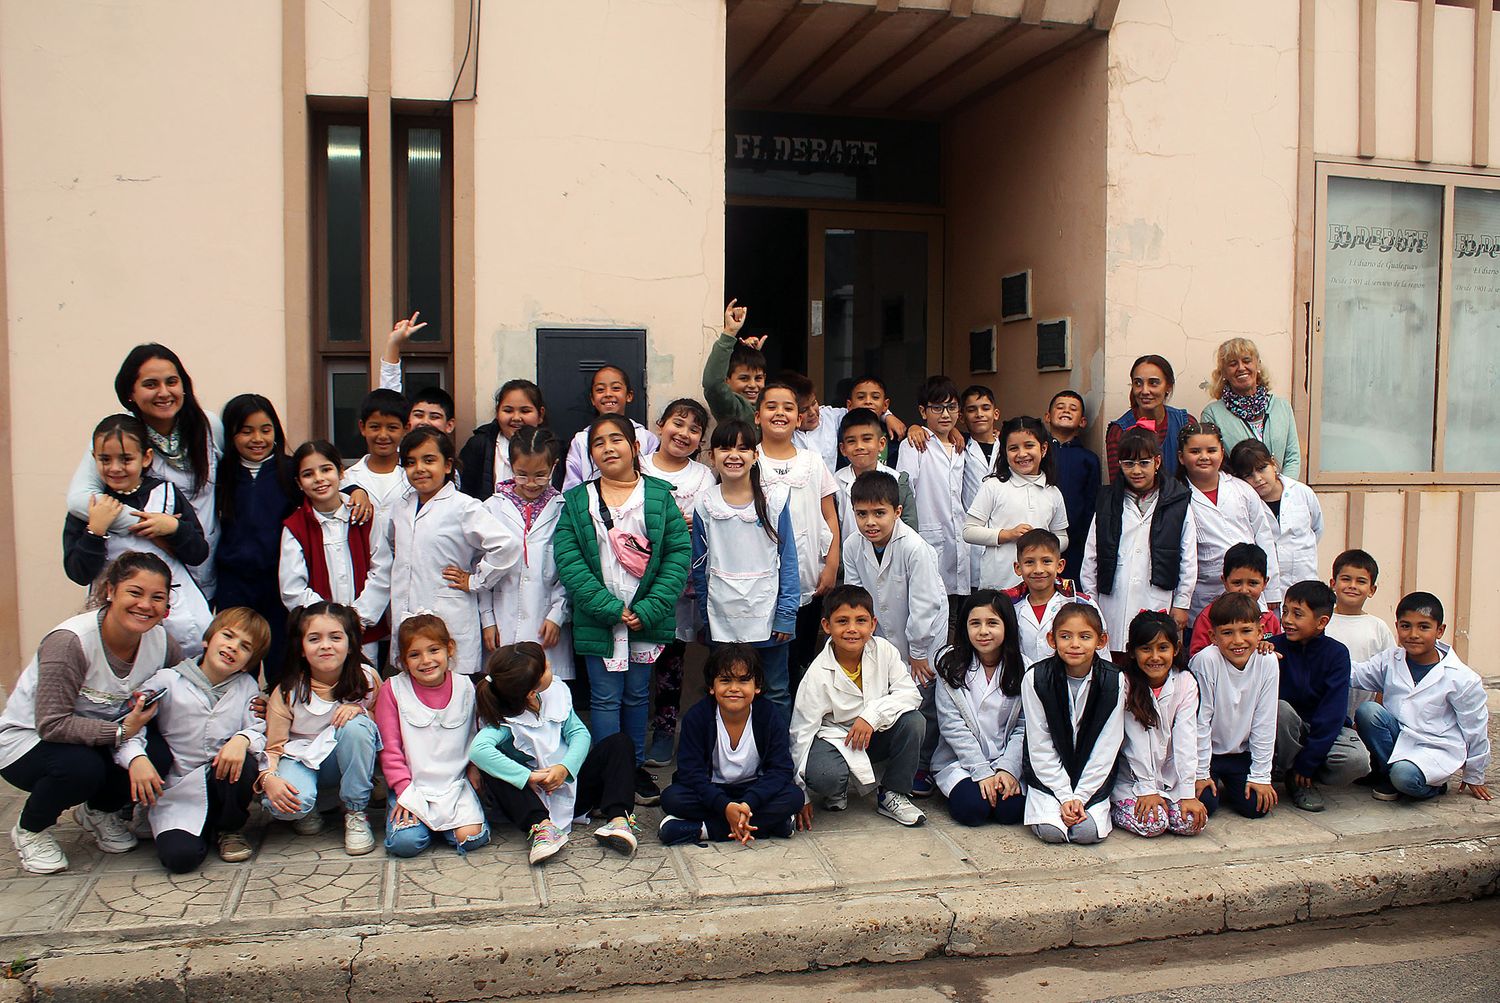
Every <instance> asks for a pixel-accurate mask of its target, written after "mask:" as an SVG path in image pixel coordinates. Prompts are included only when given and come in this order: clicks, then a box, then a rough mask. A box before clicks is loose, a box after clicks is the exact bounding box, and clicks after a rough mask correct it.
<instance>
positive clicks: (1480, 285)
mask: <svg viewBox="0 0 1500 1003" xmlns="http://www.w3.org/2000/svg"><path fill="white" fill-rule="evenodd" d="M1448 339H1449V340H1448V344H1449V350H1450V354H1449V359H1448V424H1447V425H1446V426H1445V427H1444V431H1443V434H1444V439H1443V469H1444V470H1451V471H1471V472H1477V471H1494V470H1500V435H1497V432H1500V364H1497V358H1496V352H1497V351H1500V191H1482V190H1477V189H1473V188H1458V189H1455V190H1454V194H1453V296H1452V302H1451V303H1450V305H1449V335H1448Z"/></svg>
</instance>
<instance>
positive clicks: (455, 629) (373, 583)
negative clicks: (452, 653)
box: [354, 483, 521, 675]
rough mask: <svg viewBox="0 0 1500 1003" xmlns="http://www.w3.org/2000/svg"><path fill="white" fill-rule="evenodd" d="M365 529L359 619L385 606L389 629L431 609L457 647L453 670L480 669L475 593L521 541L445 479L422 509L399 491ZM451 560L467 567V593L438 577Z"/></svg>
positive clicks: (395, 656) (510, 560) (517, 553)
mask: <svg viewBox="0 0 1500 1003" xmlns="http://www.w3.org/2000/svg"><path fill="white" fill-rule="evenodd" d="M370 535H371V541H372V548H371V549H372V551H373V552H372V553H371V555H370V574H369V577H368V578H367V579H366V581H365V590H364V592H362V593H360V596H359V598H358V599H357V600H355V603H354V608H355V609H356V610H357V611H358V612H359V616H360V620H361V622H362V623H365V624H367V625H368V624H372V623H375V622H377V621H378V620H379V619H380V617H381V614H382V613H384V612H385V610H386V608H387V607H388V606H389V608H390V614H391V633H392V634H393V635H394V634H395V633H396V632H397V631H399V630H400V629H401V622H402V621H403V620H405V619H406V618H407V617H409V616H411V615H412V614H413V613H420V612H430V613H435V614H437V615H438V616H439V617H441V618H442V620H443V623H445V624H447V626H448V633H449V634H450V635H452V637H453V641H454V643H455V644H457V645H458V656H457V658H455V659H454V661H453V663H452V669H453V671H455V672H460V673H463V674H464V675H474V674H475V673H477V672H479V671H480V670H481V669H482V668H483V666H484V640H483V637H482V635H481V633H480V623H479V593H481V592H483V591H484V590H486V589H492V588H494V587H495V585H496V584H497V583H498V582H499V581H500V577H501V576H502V575H503V574H504V573H505V572H506V570H507V569H509V568H510V567H511V566H513V565H514V564H515V563H516V562H517V561H518V560H520V558H521V541H520V540H519V539H518V538H517V537H516V536H515V535H514V534H512V533H511V532H509V531H508V530H507V529H506V528H505V526H504V525H502V524H501V522H500V520H498V519H496V518H495V517H494V516H493V515H491V514H490V513H489V512H488V511H486V510H485V507H484V504H483V503H482V502H480V501H478V500H477V499H474V498H471V497H469V496H468V495H465V494H460V493H459V491H458V489H457V488H455V487H454V486H453V485H452V484H451V483H449V484H444V485H443V486H442V488H441V489H440V490H439V491H438V492H437V494H435V495H433V496H432V498H430V499H429V500H428V502H427V504H425V505H423V506H422V507H421V508H420V509H419V508H418V507H417V494H416V492H415V491H413V492H411V493H410V494H408V495H405V496H404V497H402V498H401V499H400V501H399V502H397V504H396V506H395V508H394V509H393V510H392V511H391V513H390V514H389V515H388V516H381V517H380V518H379V521H378V522H377V524H376V527H375V531H374V532H373V533H371V534H370ZM450 565H452V566H454V567H458V568H462V569H463V570H465V571H468V572H470V573H471V575H472V576H473V577H472V578H471V579H470V582H469V591H468V592H463V591H461V590H459V589H457V588H455V587H453V586H452V585H449V584H448V583H447V582H446V581H445V580H444V579H443V569H444V568H446V567H448V566H450ZM397 647H398V645H394V644H393V645H391V657H392V664H399V658H400V652H398V651H397V650H396V649H397Z"/></svg>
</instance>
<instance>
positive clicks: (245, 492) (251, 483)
mask: <svg viewBox="0 0 1500 1003" xmlns="http://www.w3.org/2000/svg"><path fill="white" fill-rule="evenodd" d="M231 488H232V490H233V491H234V518H233V519H225V520H224V521H223V522H222V524H221V525H220V528H219V549H218V550H217V551H216V552H215V554H214V566H215V567H216V568H217V569H218V572H219V591H218V594H217V595H216V596H215V601H216V603H217V605H218V608H219V609H228V608H229V607H230V606H249V607H251V608H252V609H256V610H258V611H259V612H261V613H262V614H263V615H265V614H266V613H267V610H265V609H262V608H261V607H262V606H267V605H268V604H269V603H270V602H271V601H273V600H274V603H275V606H276V607H278V608H279V607H280V605H281V600H280V595H281V590H280V586H279V584H278V580H277V576H276V571H277V566H278V565H279V564H280V562H281V524H282V523H283V522H284V521H286V517H287V516H289V515H291V514H292V510H293V509H295V508H296V507H297V504H298V502H299V501H300V499H299V498H297V497H294V496H293V495H292V494H289V493H288V492H287V491H286V490H285V489H283V487H282V483H281V479H280V478H278V477H277V476H276V464H275V461H274V460H268V461H267V462H266V463H265V464H264V465H262V466H261V468H260V471H259V472H258V473H256V474H255V475H254V476H252V475H251V474H250V471H248V470H246V469H245V467H244V465H243V464H240V463H236V464H235V465H234V470H233V484H232V486H231ZM293 490H294V491H295V488H294V489H293ZM270 612H277V610H274V609H273V610H271V611H270ZM281 615H282V616H285V614H284V613H282V614H281Z"/></svg>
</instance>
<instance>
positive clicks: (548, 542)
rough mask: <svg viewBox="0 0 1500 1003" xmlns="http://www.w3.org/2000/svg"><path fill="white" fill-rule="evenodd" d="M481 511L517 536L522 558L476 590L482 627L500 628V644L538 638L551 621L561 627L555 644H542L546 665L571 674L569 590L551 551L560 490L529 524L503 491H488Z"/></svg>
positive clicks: (556, 672)
mask: <svg viewBox="0 0 1500 1003" xmlns="http://www.w3.org/2000/svg"><path fill="white" fill-rule="evenodd" d="M484 507H485V510H486V511H488V512H489V513H490V514H491V515H493V516H494V517H495V518H496V519H498V520H499V521H500V523H501V525H503V526H504V527H505V529H506V531H507V532H508V533H509V534H510V535H511V536H513V537H515V538H516V539H518V540H520V541H521V559H520V560H519V561H517V562H516V563H515V564H512V565H511V566H510V567H509V568H507V569H506V570H505V572H504V574H502V575H501V576H500V580H499V582H497V583H496V585H495V586H494V587H493V588H491V589H488V590H486V591H484V592H481V593H480V594H479V622H480V625H481V626H482V627H495V628H497V629H498V630H499V631H500V643H501V644H515V643H517V642H519V641H536V642H537V643H538V644H540V643H541V640H542V623H543V621H546V620H551V621H552V622H553V623H555V624H557V626H558V627H559V628H561V629H560V630H559V631H558V635H557V643H556V644H554V645H553V646H552V647H550V648H544V649H543V651H544V653H545V654H546V656H547V664H548V665H549V666H551V668H552V675H554V676H555V677H557V678H558V679H572V678H573V677H574V674H575V671H576V669H575V666H574V665H573V632H572V631H571V630H569V629H568V623H569V621H570V620H571V618H572V612H571V607H570V606H569V604H568V590H567V589H565V588H563V584H562V579H560V578H559V577H558V576H557V558H556V557H555V556H554V554H553V552H552V536H553V534H554V533H555V532H556V531H557V521H558V519H560V518H561V517H562V509H563V500H562V495H554V496H553V497H552V498H550V499H549V500H548V501H547V504H546V505H545V506H544V507H543V508H542V510H541V512H540V513H538V514H537V517H536V518H535V519H533V520H532V523H531V528H530V529H527V528H526V518H525V517H524V516H523V515H522V514H521V510H520V509H518V508H517V507H516V503H515V502H514V501H512V500H511V499H510V498H508V497H506V495H505V494H504V493H503V492H498V491H497V492H495V493H494V494H491V495H490V496H489V498H487V499H486V500H485V502H484Z"/></svg>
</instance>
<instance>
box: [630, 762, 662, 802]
mask: <svg viewBox="0 0 1500 1003" xmlns="http://www.w3.org/2000/svg"><path fill="white" fill-rule="evenodd" d="M635 803H636V804H639V805H653V804H661V788H660V787H658V786H656V781H655V780H653V779H652V778H651V774H649V773H647V772H646V768H645V767H643V766H638V767H636V770H635Z"/></svg>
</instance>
